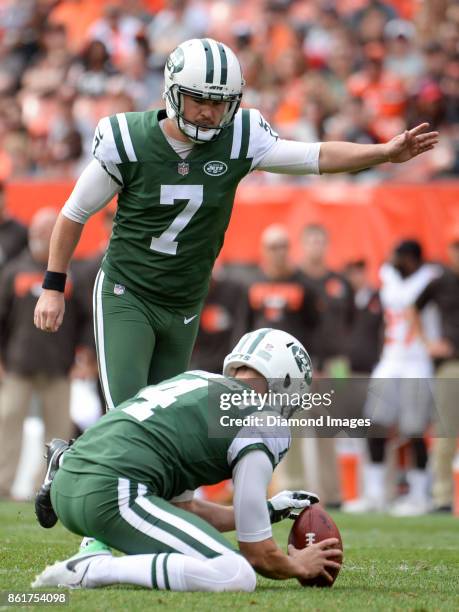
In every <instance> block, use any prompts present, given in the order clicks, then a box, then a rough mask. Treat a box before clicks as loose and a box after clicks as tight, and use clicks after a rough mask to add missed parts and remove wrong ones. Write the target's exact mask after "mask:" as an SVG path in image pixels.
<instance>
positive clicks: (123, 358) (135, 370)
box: [93, 270, 202, 410]
mask: <svg viewBox="0 0 459 612" xmlns="http://www.w3.org/2000/svg"><path fill="white" fill-rule="evenodd" d="M93 302H94V333H95V338H96V349H97V359H98V365H99V374H100V381H101V385H102V390H103V392H104V396H105V400H106V403H107V407H108V409H109V410H110V409H112V408H114V407H115V406H117V405H118V404H120V403H121V402H124V401H125V400H127V399H129V398H130V397H132V396H133V395H135V394H136V393H137V392H138V391H139V389H141V388H142V387H146V386H147V385H152V384H156V383H159V382H161V381H163V380H165V379H167V378H171V377H173V376H177V374H181V373H182V372H185V371H186V369H187V368H188V364H189V361H190V357H191V352H192V350H193V346H194V342H195V340H196V336H197V333H198V329H199V315H200V312H201V308H202V305H201V304H198V305H196V307H195V308H194V309H193V312H188V311H187V312H181V311H180V308H179V307H178V309H177V311H172V310H168V309H166V308H163V307H161V306H158V305H156V304H152V303H150V302H147V301H146V300H145V299H143V298H141V297H139V296H137V295H135V294H134V293H132V292H131V291H130V290H129V289H128V288H126V287H124V286H122V285H120V284H117V283H116V281H114V280H112V279H110V278H108V277H107V276H106V275H105V273H104V272H103V271H102V270H100V271H99V273H98V275H97V279H96V283H95V286H94V295H93Z"/></svg>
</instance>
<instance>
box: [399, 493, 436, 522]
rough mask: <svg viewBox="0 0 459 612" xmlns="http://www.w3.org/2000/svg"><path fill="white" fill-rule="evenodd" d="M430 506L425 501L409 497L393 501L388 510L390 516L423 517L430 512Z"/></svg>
mask: <svg viewBox="0 0 459 612" xmlns="http://www.w3.org/2000/svg"><path fill="white" fill-rule="evenodd" d="M431 509H432V508H431V504H430V503H429V502H428V501H427V500H425V499H413V498H412V497H410V496H406V497H402V498H400V499H397V500H395V501H394V503H393V505H392V506H391V508H390V510H389V514H390V515H391V516H397V517H403V516H423V515H424V514H429V512H430V511H431Z"/></svg>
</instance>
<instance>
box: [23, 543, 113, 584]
mask: <svg viewBox="0 0 459 612" xmlns="http://www.w3.org/2000/svg"><path fill="white" fill-rule="evenodd" d="M101 556H112V554H111V552H110V551H107V550H103V551H96V552H92V553H88V554H84V553H83V554H81V553H79V554H78V555H75V556H74V557H70V559H67V560H66V561H57V562H56V563H55V564H54V565H48V566H47V567H46V568H45V569H44V570H43V571H42V573H41V574H39V575H38V576H36V577H35V580H34V581H33V582H32V585H31V586H32V587H34V588H36V587H44V586H55V587H66V588H68V589H82V588H83V589H84V588H91V587H90V586H88V584H87V580H86V575H87V573H88V568H89V566H90V564H91V562H92V561H94V559H98V558H99V557H101Z"/></svg>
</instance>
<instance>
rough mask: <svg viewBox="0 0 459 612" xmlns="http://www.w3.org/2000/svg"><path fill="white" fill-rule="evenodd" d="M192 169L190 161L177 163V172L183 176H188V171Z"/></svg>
mask: <svg viewBox="0 0 459 612" xmlns="http://www.w3.org/2000/svg"><path fill="white" fill-rule="evenodd" d="M189 171H190V164H189V163H188V162H184V161H182V162H179V163H178V165H177V172H178V173H179V174H180V175H182V176H186V175H187V174H188V172H189Z"/></svg>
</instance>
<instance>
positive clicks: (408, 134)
mask: <svg viewBox="0 0 459 612" xmlns="http://www.w3.org/2000/svg"><path fill="white" fill-rule="evenodd" d="M428 128H429V124H428V123H420V124H419V125H417V126H416V127H414V128H413V129H411V130H405V131H404V132H403V134H399V135H398V136H394V138H392V140H389V142H388V143H387V154H388V160H389V161H390V162H392V163H393V164H401V163H402V162H406V161H408V160H409V159H412V158H413V157H416V156H417V155H420V154H421V153H425V152H426V151H430V150H431V149H433V148H434V146H435V145H436V144H437V143H438V132H427V131H426V130H427V129H428Z"/></svg>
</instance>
